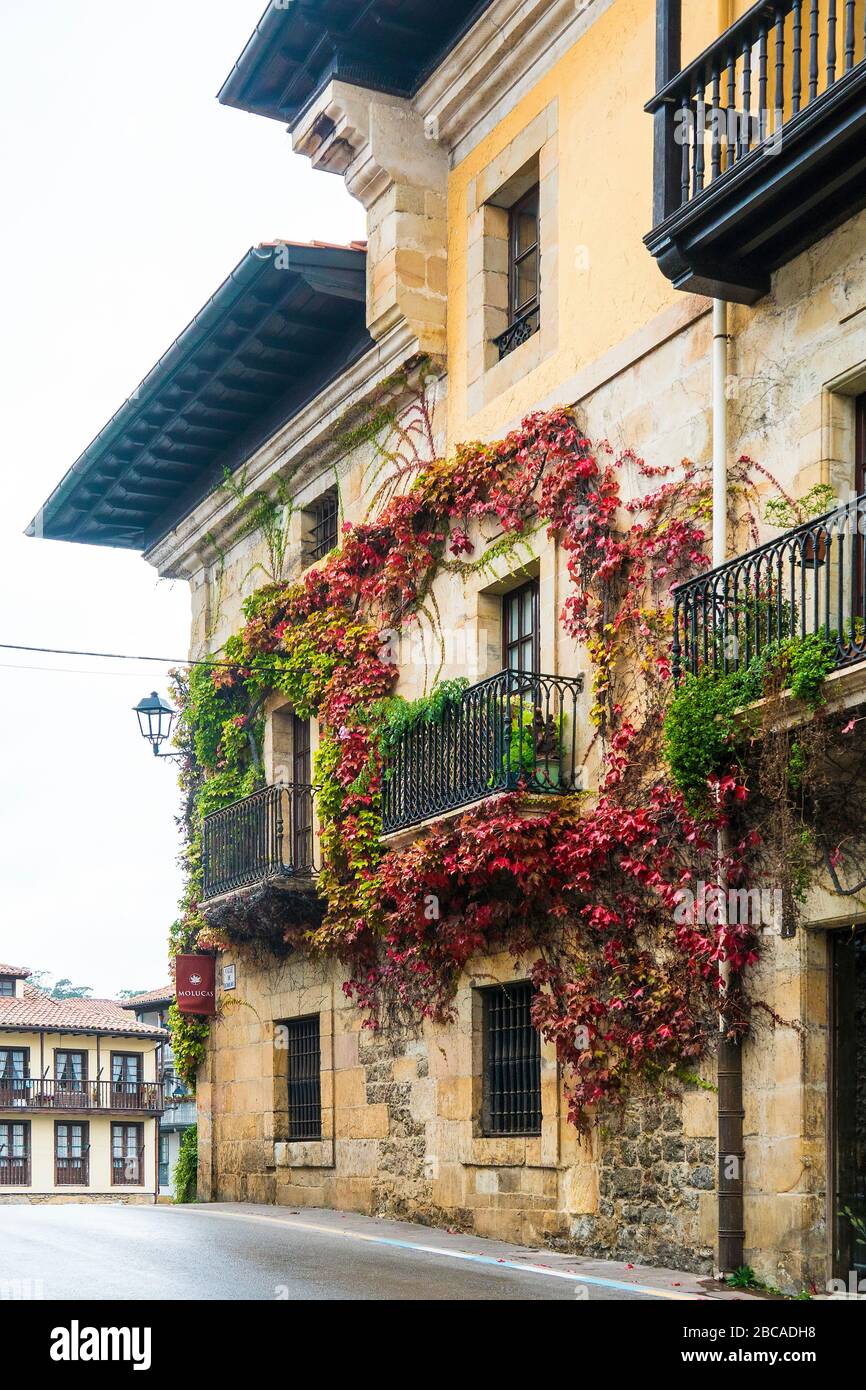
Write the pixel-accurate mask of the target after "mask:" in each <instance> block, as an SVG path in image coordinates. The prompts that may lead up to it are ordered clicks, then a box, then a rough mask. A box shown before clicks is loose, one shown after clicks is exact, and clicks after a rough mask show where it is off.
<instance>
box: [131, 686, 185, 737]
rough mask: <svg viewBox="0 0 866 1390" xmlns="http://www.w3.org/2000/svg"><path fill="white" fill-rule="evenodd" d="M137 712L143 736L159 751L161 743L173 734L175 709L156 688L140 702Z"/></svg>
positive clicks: (136, 708) (136, 707)
mask: <svg viewBox="0 0 866 1390" xmlns="http://www.w3.org/2000/svg"><path fill="white" fill-rule="evenodd" d="M135 713H136V714H137V715H138V727H139V729H140V730H141V736H142V738H146V739H147V740H148V742H149V743H150V744H151V745H152V747H153V751H154V752H155V753H156V752H158V751H159V748H160V745H161V744H163V743H165V741H166V739H168V738H169V737H170V735H171V728H172V724H173V723H174V716H175V711H174V710H173V709H172V707H171V705H169V704H167V703H166V701H165V700H163V699H161V698H160V696H159V695H158V694H157V692H156V691H155V690H154V691H152V692H151V693H150V695H148V696H146V697H145V699H143V700H140V701H139V702H138V704H137V705H136V706H135Z"/></svg>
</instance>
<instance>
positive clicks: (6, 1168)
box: [0, 1120, 30, 1187]
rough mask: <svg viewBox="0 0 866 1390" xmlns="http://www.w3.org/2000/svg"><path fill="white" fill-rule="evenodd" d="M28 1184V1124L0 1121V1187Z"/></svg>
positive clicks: (24, 1122)
mask: <svg viewBox="0 0 866 1390" xmlns="http://www.w3.org/2000/svg"><path fill="white" fill-rule="evenodd" d="M29 1186H30V1124H29V1122H28V1121H23V1122H19V1121H14V1120H9V1121H3V1123H0V1187H29Z"/></svg>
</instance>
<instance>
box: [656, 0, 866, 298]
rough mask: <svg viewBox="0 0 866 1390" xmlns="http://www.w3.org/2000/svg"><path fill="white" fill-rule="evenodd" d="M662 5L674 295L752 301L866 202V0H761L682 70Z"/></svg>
mask: <svg viewBox="0 0 866 1390" xmlns="http://www.w3.org/2000/svg"><path fill="white" fill-rule="evenodd" d="M680 11H681V0H657V14H658V20H657V80H658V83H659V90H658V91H657V93H656V95H655V96H654V97H653V99H652V100H651V101H650V102H649V103H648V104H647V107H646V110H647V111H649V112H650V113H652V115H653V117H654V119H655V178H654V207H653V222H654V225H653V230H652V231H651V232H650V233H649V235H648V236H647V237H645V242H646V245H647V246H648V248H649V250H650V252H651V253H652V255H653V256H654V257H655V258H656V260H657V261H658V263H659V267H660V269H661V270H662V272H663V273H664V274H665V275H666V276H667V278H668V279H669V280H671V281H672V282H673V284H674V286H675V287H676V288H677V289H681V290H689V291H692V292H694V293H697V294H703V295H709V296H711V297H716V298H720V299H727V300H732V301H735V302H739V303H743V304H752V303H754V302H755V301H756V300H757V299H759V298H760V297H761V296H762V295H763V294H766V292H767V291H768V289H769V287H770V275H771V273H772V272H773V271H774V270H777V269H778V268H779V267H780V266H782V265H784V264H785V263H786V262H788V261H790V260H791V259H792V258H793V257H795V256H797V255H799V254H800V252H802V251H805V250H806V249H807V248H808V247H809V246H811V245H813V244H814V243H815V242H816V241H818V240H820V239H821V237H823V236H826V235H827V233H828V232H831V231H832V230H833V229H834V228H835V227H837V226H839V224H840V223H842V222H844V221H846V220H847V219H848V218H849V217H851V216H853V215H854V214H855V213H856V212H859V211H860V209H861V208H863V207H864V206H866V55H864V49H866V33H864V28H866V0H778V2H777V0H772V3H767V2H766V0H762V3H759V4H755V5H752V7H751V9H749V10H748V11H747V12H746V13H745V14H744V15H743V16H742V17H741V18H740V19H739V20H738V21H737V22H736V23H735V24H733V25H732V26H731V27H730V28H729V29H727V30H726V31H725V33H724V34H722V35H721V36H720V37H719V38H718V39H716V41H715V42H714V43H713V44H711V45H710V47H709V48H707V49H706V50H705V51H704V52H703V53H702V54H701V55H700V56H699V57H698V58H696V59H695V61H694V62H693V63H690V64H689V66H688V67H686V68H682V69H681V62H680V48H681V13H680Z"/></svg>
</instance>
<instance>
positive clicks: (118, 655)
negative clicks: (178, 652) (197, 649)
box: [0, 642, 246, 671]
mask: <svg viewBox="0 0 866 1390" xmlns="http://www.w3.org/2000/svg"><path fill="white" fill-rule="evenodd" d="M0 651H4V652H30V653H31V654H34V655H38V656H87V657H91V658H94V657H95V658H97V659H98V660H100V661H154V662H156V663H157V664H158V665H159V666H230V667H232V668H233V669H237V668H238V667H242V666H244V665H246V663H245V662H243V661H226V660H224V658H222V657H217V656H213V657H207V658H204V659H202V660H195V659H194V658H192V657H188V656H183V657H175V656H131V655H129V654H128V653H126V652H79V651H73V650H70V649H69V648H64V647H23V646H20V645H19V644H18V643H15V642H0ZM33 669H34V670H46V671H47V670H48V669H49V668H48V667H47V666H45V667H34V668H33Z"/></svg>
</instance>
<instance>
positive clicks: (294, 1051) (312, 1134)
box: [285, 1014, 322, 1139]
mask: <svg viewBox="0 0 866 1390" xmlns="http://www.w3.org/2000/svg"><path fill="white" fill-rule="evenodd" d="M285 1027H286V1033H287V1040H286V1056H287V1084H288V1113H289V1124H288V1134H289V1139H321V1137H322V1082H321V1040H320V1036H319V1015H318V1014H314V1015H312V1016H311V1017H309V1018H293V1019H290V1021H289V1022H288V1023H287V1024H286V1025H285Z"/></svg>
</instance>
